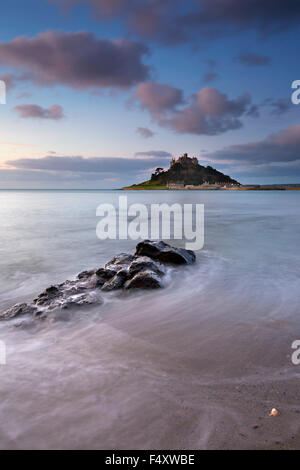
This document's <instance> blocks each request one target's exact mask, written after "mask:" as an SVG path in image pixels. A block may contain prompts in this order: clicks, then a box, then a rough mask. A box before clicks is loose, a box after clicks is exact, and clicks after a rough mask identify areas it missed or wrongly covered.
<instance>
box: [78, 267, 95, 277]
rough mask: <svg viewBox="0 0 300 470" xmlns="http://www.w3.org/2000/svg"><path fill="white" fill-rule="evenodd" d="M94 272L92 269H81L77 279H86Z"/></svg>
mask: <svg viewBox="0 0 300 470" xmlns="http://www.w3.org/2000/svg"><path fill="white" fill-rule="evenodd" d="M94 274H95V270H94V269H92V270H91V271H82V273H79V274H78V276H77V279H80V280H86V279H89V278H90V277H92V276H93V275H94Z"/></svg>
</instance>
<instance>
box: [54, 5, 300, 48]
mask: <svg viewBox="0 0 300 470" xmlns="http://www.w3.org/2000/svg"><path fill="white" fill-rule="evenodd" d="M51 1H52V2H53V1H56V3H59V4H63V5H76V4H80V5H87V6H89V7H91V8H92V10H93V13H94V14H96V16H97V17H98V18H99V19H100V20H101V19H107V17H108V16H111V17H117V18H119V19H123V21H124V22H125V23H126V25H127V27H128V29H129V30H130V31H132V32H134V33H135V34H137V35H139V36H140V37H143V38H147V39H153V40H157V41H160V42H163V43H166V44H176V43H181V42H185V41H187V40H189V39H194V38H197V37H198V38H203V37H205V38H215V37H220V36H222V35H225V34H228V33H232V32H240V31H242V30H255V31H258V32H259V33H260V34H261V35H268V34H274V33H278V32H280V31H282V30H284V29H288V28H289V29H290V28H292V27H293V26H296V25H297V24H298V22H299V18H300V3H299V1H298V0H289V2H286V0H243V1H241V0H193V1H190V2H187V4H186V5H185V6H186V8H182V3H183V2H182V1H180V0H164V1H161V0H51Z"/></svg>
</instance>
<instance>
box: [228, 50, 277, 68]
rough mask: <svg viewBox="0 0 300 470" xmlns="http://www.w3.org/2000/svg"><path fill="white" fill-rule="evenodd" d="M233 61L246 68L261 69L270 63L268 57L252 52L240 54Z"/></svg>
mask: <svg viewBox="0 0 300 470" xmlns="http://www.w3.org/2000/svg"><path fill="white" fill-rule="evenodd" d="M235 61H236V62H240V63H241V64H244V65H247V66H248V67H263V66H265V65H269V64H270V63H271V59H270V57H267V56H265V55H262V54H258V53H253V52H242V53H241V54H239V55H238V56H237V57H236V58H235Z"/></svg>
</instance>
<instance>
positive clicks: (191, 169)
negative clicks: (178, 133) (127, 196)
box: [123, 153, 240, 190]
mask: <svg viewBox="0 0 300 470" xmlns="http://www.w3.org/2000/svg"><path fill="white" fill-rule="evenodd" d="M239 186H240V183H239V182H238V181H236V180H234V179H232V178H230V176H227V175H224V174H223V173H221V172H220V171H217V170H215V169H214V168H212V167H211V166H206V167H205V166H202V165H200V164H199V162H198V159H197V158H196V157H193V158H190V157H189V156H188V154H187V153H185V154H184V155H183V156H182V157H179V158H177V160H175V159H174V158H173V159H172V160H171V162H170V167H169V169H168V170H164V169H163V168H156V170H155V173H153V174H152V176H151V179H150V180H149V181H145V182H143V183H140V184H134V185H132V186H128V187H124V188H123V189H171V190H172V189H173V190H178V189H205V190H206V189H227V188H234V187H235V188H238V187H239Z"/></svg>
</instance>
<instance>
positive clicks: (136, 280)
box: [124, 270, 162, 290]
mask: <svg viewBox="0 0 300 470" xmlns="http://www.w3.org/2000/svg"><path fill="white" fill-rule="evenodd" d="M124 287H125V289H127V290H129V289H159V288H160V287H162V281H161V276H159V275H158V274H157V273H156V272H154V271H150V270H144V271H140V272H138V273H137V274H136V275H135V276H133V278H131V279H129V280H128V281H127V282H126V283H125V285H124Z"/></svg>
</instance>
